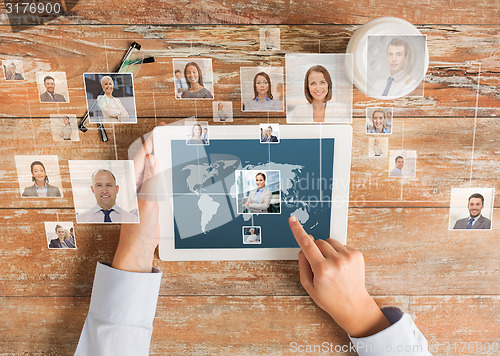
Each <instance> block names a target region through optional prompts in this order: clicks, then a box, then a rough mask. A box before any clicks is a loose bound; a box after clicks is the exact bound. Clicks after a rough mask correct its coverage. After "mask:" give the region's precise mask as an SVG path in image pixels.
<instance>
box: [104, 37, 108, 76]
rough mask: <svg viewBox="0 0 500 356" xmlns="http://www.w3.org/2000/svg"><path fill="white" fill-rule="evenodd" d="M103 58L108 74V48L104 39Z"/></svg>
mask: <svg viewBox="0 0 500 356" xmlns="http://www.w3.org/2000/svg"><path fill="white" fill-rule="evenodd" d="M104 56H105V57H106V71H107V72H109V64H108V46H107V45H106V39H104Z"/></svg>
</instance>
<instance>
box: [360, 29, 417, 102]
mask: <svg viewBox="0 0 500 356" xmlns="http://www.w3.org/2000/svg"><path fill="white" fill-rule="evenodd" d="M384 37H385V36H384ZM384 48H385V54H384V55H385V60H383V59H382V58H380V59H378V58H370V52H369V57H368V59H369V61H370V60H371V61H373V62H374V63H377V65H378V66H380V68H378V67H374V68H372V69H370V71H371V73H369V77H368V79H369V85H371V87H370V88H369V90H368V93H367V94H368V95H369V96H372V97H375V98H381V99H392V98H399V97H402V96H405V95H408V94H410V93H411V92H412V91H413V90H414V89H416V88H417V87H418V85H419V83H420V81H421V79H420V80H418V81H417V80H416V79H415V78H413V77H412V75H411V73H413V72H414V71H413V68H411V67H412V64H410V63H415V62H416V61H418V58H413V60H411V56H417V55H419V53H412V51H411V49H410V46H409V44H408V41H407V40H406V39H404V38H401V37H393V38H392V39H391V40H390V41H389V43H388V45H387V47H384ZM381 57H382V54H381ZM384 62H385V63H384ZM384 67H385V69H384ZM384 72H385V73H388V75H387V76H384V77H382V78H381V77H380V76H379V73H384Z"/></svg>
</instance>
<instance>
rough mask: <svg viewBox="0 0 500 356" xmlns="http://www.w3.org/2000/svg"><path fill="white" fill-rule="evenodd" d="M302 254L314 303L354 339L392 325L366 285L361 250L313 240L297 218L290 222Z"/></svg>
mask: <svg viewBox="0 0 500 356" xmlns="http://www.w3.org/2000/svg"><path fill="white" fill-rule="evenodd" d="M288 223H289V224H290V229H291V230H292V233H293V235H294V236H295V239H296V240H297V243H298V244H299V246H300V248H301V251H300V252H299V269H300V282H301V284H302V286H303V287H304V289H305V290H306V292H307V293H308V294H309V295H310V296H311V298H312V299H313V300H314V302H315V303H316V304H317V305H318V306H319V307H320V308H321V309H323V310H324V311H326V312H327V313H328V314H330V316H331V317H332V318H333V319H334V320H335V321H336V322H337V323H338V324H339V325H340V326H341V327H342V329H344V330H345V331H346V332H347V333H348V334H349V335H351V336H352V337H366V336H370V335H373V334H376V333H377V332H379V331H381V330H384V329H385V328H387V327H389V326H390V325H391V324H390V323H389V321H388V320H387V318H386V317H385V316H384V314H383V313H382V311H381V310H380V309H379V307H378V306H377V304H376V303H375V301H374V300H373V298H372V297H371V296H370V295H369V294H368V291H367V290H366V286H365V265H364V259H363V255H362V254H361V252H360V251H359V250H356V249H355V248H353V247H351V246H348V245H342V244H341V243H340V242H338V241H337V240H334V239H332V238H329V239H327V240H316V241H315V240H314V237H312V236H311V235H308V234H307V233H306V232H305V231H304V229H303V227H302V225H301V224H300V223H299V222H298V220H297V218H296V217H294V216H291V217H290V218H289V220H288Z"/></svg>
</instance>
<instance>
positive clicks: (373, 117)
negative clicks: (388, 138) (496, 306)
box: [366, 108, 392, 134]
mask: <svg viewBox="0 0 500 356" xmlns="http://www.w3.org/2000/svg"><path fill="white" fill-rule="evenodd" d="M391 118H392V108H367V109H366V133H368V134H390V133H392V120H391Z"/></svg>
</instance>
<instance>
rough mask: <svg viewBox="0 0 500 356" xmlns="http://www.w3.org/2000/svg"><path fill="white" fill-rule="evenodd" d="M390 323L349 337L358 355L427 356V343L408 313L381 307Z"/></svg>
mask: <svg viewBox="0 0 500 356" xmlns="http://www.w3.org/2000/svg"><path fill="white" fill-rule="evenodd" d="M381 310H382V312H383V313H384V315H385V317H386V318H387V320H389V322H390V323H391V326H389V327H388V328H386V329H384V330H382V331H380V332H378V333H376V334H375V335H371V336H368V337H362V338H356V337H351V336H349V338H350V339H351V341H352V343H353V345H354V347H355V348H356V351H357V352H358V355H360V356H365V355H366V356H368V355H369V356H399V355H401V356H403V355H404V356H429V355H431V353H430V352H429V348H428V343H427V340H426V339H425V337H424V335H422V333H421V332H420V330H418V328H417V327H416V326H415V323H414V322H413V320H412V319H411V317H410V315H408V314H406V313H404V312H403V311H402V310H401V309H399V308H396V307H385V308H382V309H381Z"/></svg>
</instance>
